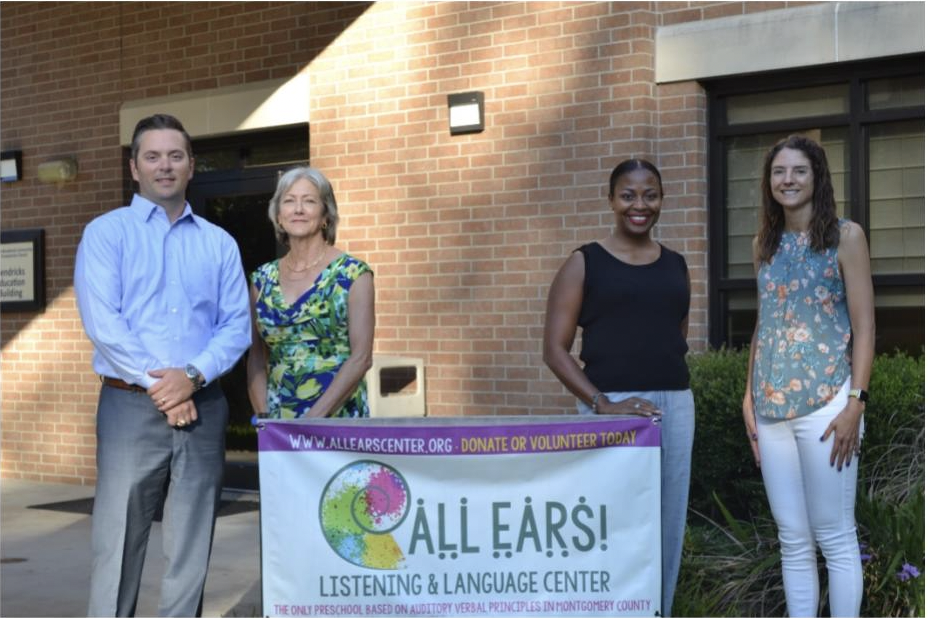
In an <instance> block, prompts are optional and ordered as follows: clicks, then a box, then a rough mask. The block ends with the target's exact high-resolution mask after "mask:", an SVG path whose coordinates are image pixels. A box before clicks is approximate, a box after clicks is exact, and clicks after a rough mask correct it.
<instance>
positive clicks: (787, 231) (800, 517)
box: [743, 135, 875, 616]
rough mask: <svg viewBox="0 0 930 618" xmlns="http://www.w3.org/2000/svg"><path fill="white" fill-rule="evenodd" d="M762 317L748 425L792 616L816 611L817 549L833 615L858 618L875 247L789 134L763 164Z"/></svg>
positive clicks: (817, 162) (825, 171) (813, 158)
mask: <svg viewBox="0 0 930 618" xmlns="http://www.w3.org/2000/svg"><path fill="white" fill-rule="evenodd" d="M753 256H754V263H755V267H756V273H757V275H756V278H757V290H758V300H759V302H758V317H757V320H756V330H755V333H754V335H753V340H752V347H751V349H750V350H751V352H750V367H749V371H748V376H747V379H746V394H745V396H744V399H743V420H744V422H745V424H746V434H747V437H748V438H749V444H750V446H751V448H752V451H753V455H754V456H755V459H756V464H757V465H759V466H760V467H761V468H762V478H763V480H764V482H765V490H766V495H767V496H768V499H769V505H770V506H771V508H772V514H773V516H774V518H775V522H776V524H777V525H778V539H779V542H780V544H781V558H782V578H783V580H784V589H785V598H786V600H787V604H788V614H789V615H790V616H818V615H819V614H818V609H819V607H818V606H819V601H820V590H819V577H818V573H817V547H818V546H819V547H820V550H821V552H823V555H824V558H825V560H826V564H827V570H828V572H829V589H830V590H829V592H830V597H829V598H830V614H831V615H833V616H858V615H859V606H860V603H861V600H862V563H861V561H860V555H859V543H858V538H857V534H856V520H855V502H856V473H857V470H858V461H859V460H858V456H859V445H860V440H861V439H862V433H863V431H864V422H863V412H864V411H865V405H866V402H867V401H868V391H867V389H868V387H869V377H870V374H871V370H872V358H873V355H874V348H875V318H874V300H873V292H872V277H871V273H870V268H869V249H868V245H867V242H866V238H865V234H864V233H863V231H862V228H861V227H859V226H858V225H857V224H855V223H853V222H851V221H847V220H844V219H838V218H837V215H836V203H835V201H834V197H833V185H832V183H831V181H830V170H829V168H828V167H827V157H826V154H825V153H824V150H823V148H822V147H821V146H820V145H819V144H817V143H816V142H815V141H813V140H811V139H809V138H806V137H803V136H798V135H792V136H790V137H788V138H786V139H784V140H782V141H780V142H779V143H778V144H776V145H775V147H774V148H773V149H772V150H771V151H770V152H769V153H768V155H767V157H766V159H765V165H764V170H763V177H762V217H761V225H760V229H759V233H758V235H757V236H756V238H755V239H754V241H753Z"/></svg>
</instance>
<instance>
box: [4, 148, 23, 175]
mask: <svg viewBox="0 0 930 618" xmlns="http://www.w3.org/2000/svg"><path fill="white" fill-rule="evenodd" d="M22 177H23V151H22V150H4V151H3V152H2V153H0V182H16V181H17V180H21V179H22Z"/></svg>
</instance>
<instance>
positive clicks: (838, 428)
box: [820, 399, 865, 470]
mask: <svg viewBox="0 0 930 618" xmlns="http://www.w3.org/2000/svg"><path fill="white" fill-rule="evenodd" d="M864 409H865V404H864V403H862V402H861V401H859V400H858V399H850V400H849V402H848V403H847V404H846V407H845V408H843V411H842V412H840V413H839V414H837V415H836V418H834V419H833V420H832V421H830V424H829V425H827V430H826V431H825V432H824V433H823V435H822V436H821V437H820V441H821V442H823V441H825V440H826V439H827V438H829V437H830V434H831V433H832V434H833V448H832V449H830V467H831V468H832V467H833V466H836V469H837V470H842V469H843V464H844V463H845V464H846V465H847V466H849V464H850V463H851V462H852V458H853V457H858V456H859V448H860V444H859V421H860V419H861V418H862V412H863V410H864Z"/></svg>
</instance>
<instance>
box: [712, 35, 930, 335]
mask: <svg viewBox="0 0 930 618" xmlns="http://www.w3.org/2000/svg"><path fill="white" fill-rule="evenodd" d="M915 74H920V75H924V54H922V53H921V54H908V55H904V56H894V57H888V58H882V59H877V60H870V61H866V62H850V63H841V64H832V65H821V66H817V67H813V68H807V69H791V70H785V71H775V72H770V73H764V74H762V73H758V74H747V75H741V76H737V77H728V78H725V79H719V80H708V81H704V82H702V83H701V85H702V86H703V88H704V90H705V92H706V95H707V131H708V133H707V150H708V151H707V162H708V167H707V187H708V194H707V199H708V219H707V221H708V240H709V255H708V265H709V267H710V268H709V275H710V276H709V279H708V318H709V324H708V343H709V345H710V346H711V347H714V348H719V347H721V346H723V345H725V344H726V342H727V330H726V320H727V308H726V295H727V294H728V293H731V292H734V291H741V290H755V286H756V282H755V279H753V278H728V277H726V276H724V273H725V272H726V266H727V239H728V236H727V229H726V212H725V204H726V179H727V167H726V156H725V155H726V153H725V149H724V145H725V140H726V139H727V138H730V137H737V136H742V135H757V134H760V133H783V134H784V135H785V136H787V135H789V134H790V133H793V132H798V131H804V130H808V129H828V128H833V129H836V128H839V129H843V128H844V127H845V128H846V131H847V132H848V135H847V139H848V143H849V174H850V175H851V176H852V182H851V183H850V186H849V195H848V196H847V202H848V203H849V216H850V218H851V219H852V220H853V221H855V222H857V223H859V224H860V225H862V227H863V229H864V230H865V233H866V237H867V238H869V237H870V235H871V229H870V225H869V173H868V170H869V161H868V143H869V131H870V129H871V127H872V126H874V125H878V124H886V123H892V122H899V121H905V120H924V119H925V109H924V106H922V105H921V106H910V107H899V108H893V109H878V110H868V109H866V105H867V101H866V88H865V84H866V82H867V81H869V80H872V79H880V78H895V77H904V76H907V75H915ZM844 83H845V84H846V86H847V89H848V93H847V96H848V103H849V110H848V112H847V113H845V114H829V115H823V116H810V117H804V118H791V119H787V120H772V121H764V122H754V123H748V122H747V123H741V124H738V125H729V124H728V123H727V119H726V99H727V97H730V96H735V95H746V94H762V93H765V92H777V91H784V90H793V89H797V88H805V87H812V86H826V85H831V84H844ZM872 281H873V284H874V286H875V288H876V289H879V288H890V287H913V288H921V289H923V288H924V274H923V273H899V274H880V275H874V274H873V276H872Z"/></svg>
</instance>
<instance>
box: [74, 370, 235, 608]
mask: <svg viewBox="0 0 930 618" xmlns="http://www.w3.org/2000/svg"><path fill="white" fill-rule="evenodd" d="M194 403H195V405H196V406H197V417H198V418H197V421H196V422H194V423H193V424H192V425H189V426H187V427H185V428H173V427H169V426H168V423H167V421H166V419H165V415H164V414H162V413H161V412H159V411H158V409H157V408H156V407H155V406H154V405H153V404H152V401H151V399H150V398H149V396H148V395H147V394H145V393H136V392H131V391H125V390H121V389H117V388H113V387H111V386H106V385H104V386H103V387H102V389H101V391H100V400H99V403H98V406H97V488H96V495H95V497H94V515H93V525H92V537H91V544H92V546H93V565H92V567H91V587H90V602H89V606H88V610H87V614H88V616H132V615H134V614H135V610H136V600H137V599H138V596H139V585H140V582H141V578H142V566H143V564H144V562H145V550H146V547H147V545H148V539H149V531H150V529H151V526H152V518H153V516H154V515H155V513H156V510H157V508H158V506H159V503H160V502H161V499H162V495H163V492H164V488H165V486H166V484H167V487H168V493H167V497H166V498H165V507H164V518H163V535H162V536H163V544H162V545H163V547H162V550H163V552H164V556H165V561H166V564H165V572H164V576H163V580H162V589H161V600H160V602H159V609H158V612H159V615H161V616H199V615H200V612H201V606H202V601H203V587H204V583H205V582H206V577H207V566H208V564H209V561H210V549H211V547H212V544H213V526H214V523H215V521H216V509H217V506H218V504H219V498H220V492H221V488H222V481H223V464H224V461H225V455H226V424H227V421H228V417H229V408H228V406H227V405H226V399H225V398H224V397H223V392H222V390H221V389H220V387H219V385H218V383H216V382H214V383H213V384H211V385H209V386H207V387H206V388H204V389H203V390H201V391H200V392H198V393H196V394H195V395H194Z"/></svg>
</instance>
